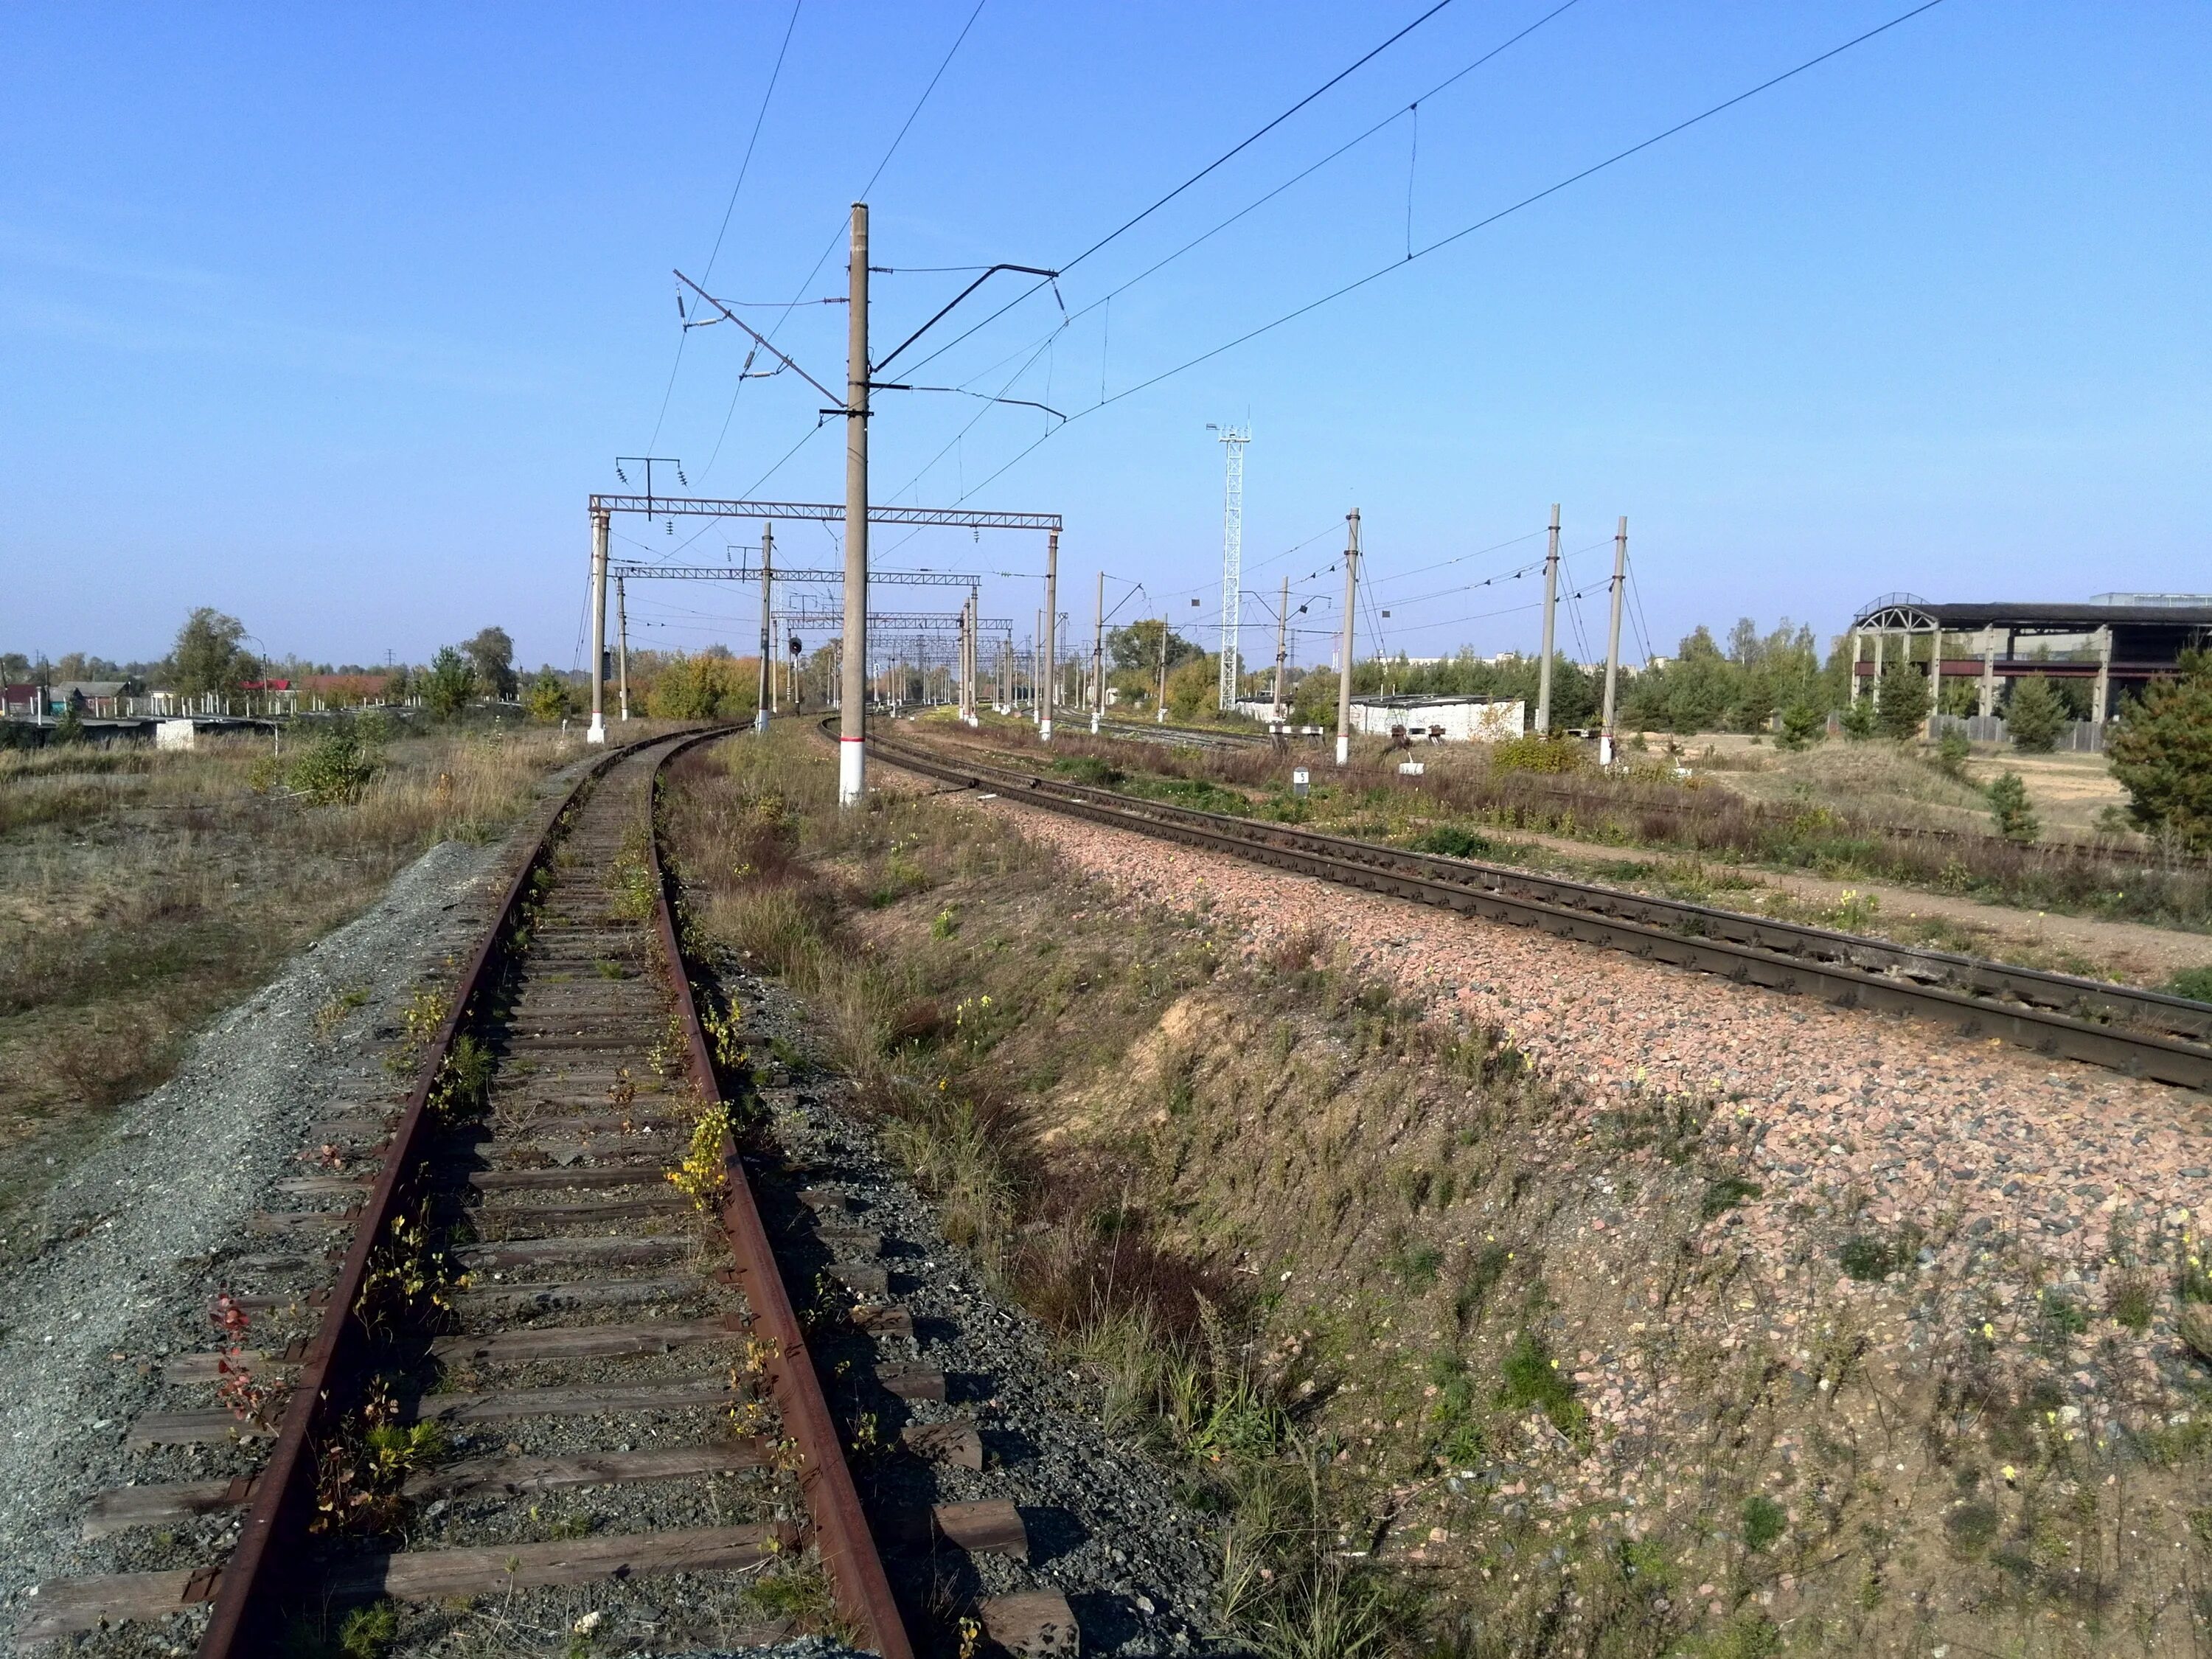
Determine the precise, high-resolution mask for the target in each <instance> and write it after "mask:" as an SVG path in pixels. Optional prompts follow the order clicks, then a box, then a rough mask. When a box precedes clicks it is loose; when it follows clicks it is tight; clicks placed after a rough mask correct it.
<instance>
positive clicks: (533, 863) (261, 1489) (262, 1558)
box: [199, 739, 653, 1659]
mask: <svg viewBox="0 0 2212 1659" xmlns="http://www.w3.org/2000/svg"><path fill="white" fill-rule="evenodd" d="M650 741H653V740H652V739H647V740H645V742H650ZM645 742H640V743H634V744H625V745H624V746H623V747H622V748H619V749H610V750H608V751H607V752H606V753H605V754H604V755H602V756H600V757H599V759H597V760H596V761H594V762H592V765H591V767H590V769H588V770H586V772H585V774H584V775H583V776H582V777H580V778H579V779H577V780H576V781H575V783H574V786H573V787H571V788H570V789H569V791H568V795H567V796H566V797H565V798H564V799H562V803H561V805H559V806H558V807H557V808H556V809H555V811H554V812H553V814H552V816H551V817H550V818H548V820H547V821H546V824H545V828H544V830H543V831H542V832H541V833H540V834H539V836H538V840H537V842H535V843H534V844H533V845H532V848H531V849H530V851H529V853H528V854H526V856H525V857H524V858H523V860H522V861H521V863H520V866H519V867H518V868H517V869H516V871H515V872H514V879H513V881H511V882H510V883H508V884H507V896H506V898H505V900H504V901H503V902H501V905H500V908H499V914H498V915H497V917H496V918H495V920H494V921H493V922H492V925H491V926H490V927H489V928H487V929H485V931H484V936H483V939H481V940H479V941H478V942H477V948H476V949H475V950H474V951H471V953H470V956H469V961H468V966H467V967H466V968H465V969H463V970H462V972H461V977H460V980H459V983H458V984H457V985H456V986H455V987H454V989H453V1006H451V1007H450V1008H448V1009H447V1011H446V1017H445V1018H444V1019H443V1020H442V1021H441V1022H440V1024H439V1026H438V1030H437V1031H436V1034H435V1036H433V1037H432V1038H431V1040H430V1045H429V1048H428V1051H427V1052H426V1053H425V1054H424V1055H423V1060H422V1068H421V1069H420V1070H419V1071H418V1072H417V1073H416V1078H415V1087H414V1089H413V1090H412V1091H410V1093H409V1095H408V1097H407V1107H406V1109H405V1111H404V1113H403V1114H402V1115H401V1116H400V1119H399V1124H398V1127H397V1128H396V1129H395V1130H394V1131H393V1132H392V1141H391V1145H390V1146H388V1147H387V1148H386V1152H385V1156H384V1168H383V1170H382V1171H381V1172H380V1174H379V1175H378V1176H377V1178H376V1185H375V1186H374V1187H373V1188H370V1189H369V1195H368V1202H367V1203H366V1204H364V1205H363V1206H362V1213H361V1220H360V1222H359V1223H358V1224H357V1225H356V1227H355V1229H354V1236H353V1243H351V1245H350V1246H349V1247H348V1249H347V1250H346V1255H345V1261H344V1263H343V1266H342V1267H340V1268H339V1270H338V1276H337V1283H336V1284H334V1285H332V1286H331V1295H330V1302H329V1304H328V1305H327V1307H326V1308H325V1310H324V1314H323V1322H322V1326H321V1328H320V1329H319V1330H318V1331H317V1332H316V1334H315V1339H314V1340H313V1342H312V1343H311V1344H309V1345H308V1348H307V1357H306V1359H305V1361H304V1363H303V1364H301V1369H300V1372H299V1375H298V1376H297V1377H296V1378H295V1380H294V1383H293V1387H292V1393H291V1397H290V1399H289V1401H287V1402H286V1404H285V1407H284V1416H283V1421H282V1422H281V1423H280V1424H279V1425H278V1427H277V1431H276V1440H275V1443H274V1444H272V1445H271V1447H270V1452H269V1461H268V1462H266V1463H265V1464H264V1465H263V1466H262V1468H261V1472H260V1474H259V1475H258V1477H257V1478H256V1480H255V1483H254V1488H253V1501H252V1504H250V1505H249V1506H248V1507H247V1509H246V1515H245V1517H244V1520H243V1522H241V1524H240V1530H239V1537H238V1543H237V1545H236V1546H235V1547H234V1548H233V1550H232V1551H231V1554H230V1559H228V1561H226V1562H225V1563H224V1564H223V1566H222V1576H221V1577H219V1578H218V1579H217V1580H216V1593H215V1607H214V1608H213V1610H212V1611H211V1612H210V1614H209V1618H208V1627H207V1632H206V1633H205V1634H204V1636H203V1637H202V1638H201V1639H200V1647H199V1651H200V1654H201V1656H202V1659H229V1656H231V1655H234V1654H235V1655H240V1656H243V1655H246V1654H249V1653H252V1652H255V1651H258V1649H257V1648H256V1647H255V1646H254V1645H253V1643H254V1642H255V1641H256V1640H258V1638H260V1637H261V1636H262V1635H263V1634H264V1633H263V1632H260V1631H258V1629H254V1628H253V1627H252V1618H253V1616H254V1614H255V1613H257V1611H258V1609H259V1608H260V1607H262V1606H263V1605H264V1603H265V1601H268V1600H269V1599H270V1597H269V1590H270V1586H271V1583H272V1579H273V1577H275V1576H276V1575H278V1574H279V1573H280V1571H281V1565H282V1564H281V1562H276V1561H272V1559H271V1554H272V1550H273V1549H276V1548H278V1547H280V1544H281V1545H292V1544H295V1543H296V1542H297V1540H298V1538H299V1537H300V1535H301V1534H303V1533H304V1531H305V1530H306V1524H307V1513H306V1510H307V1505H308V1504H311V1503H312V1502H313V1492H312V1490H311V1487H312V1484H313V1474H314V1471H313V1466H312V1460H311V1459H310V1458H309V1456H308V1449H309V1447H310V1445H311V1443H312V1442H313V1435H314V1431H315V1428H316V1425H317V1423H318V1421H319V1420H320V1419H322V1418H324V1416H325V1414H326V1413H328V1412H329V1410H330V1408H331V1406H332V1404H333V1401H332V1399H331V1395H332V1393H333V1389H334V1386H335V1385H336V1384H337V1383H338V1382H339V1380H340V1378H341V1376H342V1374H343V1371H344V1370H345V1367H346V1365H347V1364H348V1362H349V1361H350V1360H351V1359H352V1358H354V1357H355V1353H356V1350H357V1349H358V1348H359V1347H360V1346H361V1345H362V1343H363V1342H364V1341H366V1340H367V1338H368V1332H367V1331H366V1330H365V1329H364V1328H363V1327H362V1323H361V1322H360V1321H359V1320H357V1319H356V1318H355V1317H354V1316H353V1310H354V1304H356V1302H357V1301H359V1300H360V1297H361V1290H362V1281H363V1280H364V1279H367V1277H368V1262H369V1256H370V1255H371V1253H372V1252H373V1251H374V1249H375V1248H376V1243H377V1240H378V1238H379V1237H381V1236H382V1234H383V1232H384V1230H385V1228H386V1225H389V1223H390V1221H391V1219H392V1215H393V1213H394V1211H395V1206H397V1204H398V1200H399V1196H400V1194H401V1193H402V1191H403V1190H404V1182H405V1179H406V1177H407V1176H409V1175H410V1173H411V1170H412V1166H413V1164H414V1162H415V1159H416V1150H417V1143H418V1142H420V1141H421V1139H422V1127H423V1122H424V1120H425V1119H426V1118H427V1117H428V1114H429V1103H430V1095H431V1091H433V1090H435V1088H436V1087H437V1085H438V1078H439V1074H440V1073H441V1072H443V1071H444V1069H445V1065H446V1060H447V1057H448V1056H449V1055H450V1054H452V1053H453V1040H454V1039H455V1038H456V1037H458V1036H459V1035H460V1030H461V1024H462V1022H463V1021H464V1020H465V1019H466V1018H468V1014H469V1008H470V1005H471V1003H472V1002H473V1001H474V1000H475V998H476V995H477V992H478V991H479V990H480V989H481V988H482V987H483V979H484V975H485V972H486V970H487V969H489V968H490V967H491V965H492V963H493V961H494V959H495V957H496V955H497V952H498V951H499V948H500V945H501V943H502V942H503V941H504V940H505V939H506V937H507V928H508V927H509V925H510V924H511V923H512V922H513V920H514V918H515V915H516V914H517V913H518V912H519V911H520V909H521V908H522V906H523V903H524V902H525V901H526V899H527V898H528V896H529V893H530V886H531V883H532V881H533V880H534V879H535V878H536V877H537V874H538V871H539V869H540V868H542V867H543V866H544V862H545V860H546V858H547V857H548V856H549V855H550V854H551V852H552V850H553V848H554V847H555V846H556V844H557V843H558V842H559V841H560V839H561V829H562V824H563V823H564V822H565V821H566V820H567V818H568V815H569V814H570V813H571V812H573V811H574V810H575V809H576V807H577V806H578V805H580V804H581V803H582V801H583V799H584V797H585V795H586V793H589V792H590V790H591V788H592V786H593V785H594V784H596V783H597V782H598V781H599V780H600V779H601V778H602V777H605V775H606V774H607V773H608V772H610V771H611V770H612V769H614V768H615V767H616V766H617V764H619V763H621V762H622V761H623V760H625V759H627V758H628V757H629V756H631V755H633V754H635V752H636V751H637V750H640V749H641V748H643V747H645Z"/></svg>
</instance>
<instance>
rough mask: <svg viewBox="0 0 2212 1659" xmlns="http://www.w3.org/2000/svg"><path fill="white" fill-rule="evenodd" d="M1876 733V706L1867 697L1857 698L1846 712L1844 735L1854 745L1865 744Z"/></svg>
mask: <svg viewBox="0 0 2212 1659" xmlns="http://www.w3.org/2000/svg"><path fill="white" fill-rule="evenodd" d="M1874 733H1875V720H1874V704H1873V702H1871V701H1869V699H1867V698H1865V697H1860V698H1857V700H1855V701H1854V702H1852V703H1851V704H1850V707H1849V708H1845V709H1844V736H1845V737H1847V738H1850V740H1851V741H1852V742H1853V743H1864V742H1865V741H1866V740H1867V739H1868V738H1870V737H1872V736H1873V735H1874Z"/></svg>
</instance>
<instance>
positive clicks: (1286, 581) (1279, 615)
mask: <svg viewBox="0 0 2212 1659" xmlns="http://www.w3.org/2000/svg"><path fill="white" fill-rule="evenodd" d="M1290 659H1291V579H1290V578H1289V577H1288V576H1285V577H1284V578H1283V602H1282V604H1281V605H1279V607H1277V609H1276V611H1275V723H1276V724H1277V725H1278V726H1279V725H1281V724H1282V723H1283V722H1284V721H1285V720H1287V719H1289V718H1290V716H1289V714H1288V711H1287V710H1286V709H1285V708H1284V706H1283V665H1284V664H1285V663H1286V662H1288V661H1289V660H1290Z"/></svg>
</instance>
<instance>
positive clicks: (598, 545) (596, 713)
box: [584, 513, 607, 743]
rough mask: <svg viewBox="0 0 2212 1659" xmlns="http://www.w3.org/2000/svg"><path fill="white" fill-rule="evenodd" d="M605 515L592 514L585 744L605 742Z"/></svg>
mask: <svg viewBox="0 0 2212 1659" xmlns="http://www.w3.org/2000/svg"><path fill="white" fill-rule="evenodd" d="M606 665H607V515H606V514H605V513H592V727H591V730H590V731H588V732H585V734H584V741H585V742H586V743H605V741H606V740H607V718H606V696H607V686H606V680H607V668H606Z"/></svg>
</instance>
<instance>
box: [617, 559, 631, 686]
mask: <svg viewBox="0 0 2212 1659" xmlns="http://www.w3.org/2000/svg"><path fill="white" fill-rule="evenodd" d="M615 665H616V666H615V671H616V674H617V684H618V685H619V686H620V687H621V688H622V690H621V696H622V717H623V720H629V597H628V593H627V590H626V587H625V585H624V583H623V579H622V578H621V577H620V576H617V577H616V578H615Z"/></svg>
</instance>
